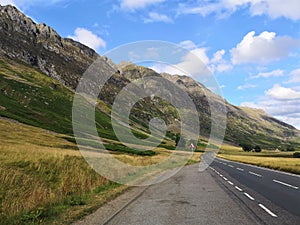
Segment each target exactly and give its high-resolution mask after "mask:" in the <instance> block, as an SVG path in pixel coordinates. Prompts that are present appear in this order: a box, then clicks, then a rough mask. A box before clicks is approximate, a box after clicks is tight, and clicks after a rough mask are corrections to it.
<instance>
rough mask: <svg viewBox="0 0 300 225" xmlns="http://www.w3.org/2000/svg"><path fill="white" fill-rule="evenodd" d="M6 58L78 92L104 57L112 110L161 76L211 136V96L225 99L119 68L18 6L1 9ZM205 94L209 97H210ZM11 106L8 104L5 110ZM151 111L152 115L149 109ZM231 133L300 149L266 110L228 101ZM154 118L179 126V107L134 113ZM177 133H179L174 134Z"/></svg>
mask: <svg viewBox="0 0 300 225" xmlns="http://www.w3.org/2000/svg"><path fill="white" fill-rule="evenodd" d="M0 57H2V58H9V59H11V60H15V61H20V62H22V63H25V64H26V65H29V66H32V67H34V68H36V69H38V70H40V71H41V72H42V73H44V74H46V75H47V76H48V77H51V78H53V79H55V80H57V81H58V82H59V83H60V84H62V85H65V86H67V87H69V88H71V89H72V90H75V88H76V86H77V84H78V82H79V79H80V78H81V76H82V74H83V73H84V72H85V71H86V69H87V68H88V67H89V66H90V65H91V64H92V63H93V62H94V61H95V60H96V59H97V58H98V57H101V58H102V59H103V60H104V61H106V62H107V63H108V64H109V65H110V66H111V67H113V68H114V70H115V71H116V72H115V74H114V75H113V76H112V77H111V78H110V79H109V81H108V82H107V84H106V86H105V87H104V88H103V90H102V91H101V93H100V95H99V99H101V100H102V101H103V102H104V104H105V105H106V106H107V107H108V108H111V106H112V104H113V101H114V97H115V96H116V94H117V93H118V92H119V91H120V90H122V88H123V87H125V86H126V85H127V84H129V83H130V82H132V81H133V80H135V79H138V78H141V77H144V76H151V75H153V76H161V77H163V78H165V79H167V80H169V81H170V82H172V83H174V84H176V85H178V86H179V87H180V88H182V89H183V90H185V91H186V92H187V93H188V94H189V96H190V97H191V98H192V99H193V101H194V103H195V105H196V108H197V110H198V113H199V120H200V123H201V133H202V134H203V135H204V136H206V137H207V136H208V135H209V131H210V125H211V118H210V108H209V104H208V101H207V96H205V94H208V95H209V97H210V98H211V99H213V104H216V105H218V104H220V106H221V104H222V101H223V99H222V97H220V96H217V95H215V94H214V93H213V92H211V91H210V90H209V89H207V88H206V87H204V86H203V85H202V84H200V83H199V82H197V81H195V80H193V79H192V78H190V77H187V76H179V75H170V74H167V73H162V74H159V73H157V72H155V71H154V70H151V69H149V68H146V67H142V66H137V65H134V64H130V63H128V64H125V65H121V66H120V65H119V68H118V65H115V64H114V63H113V62H111V60H110V59H108V58H107V57H104V56H100V55H99V54H97V53H96V52H95V51H94V50H93V49H91V48H89V47H87V46H85V45H83V44H81V43H79V42H76V41H74V40H72V39H69V38H62V37H61V36H59V34H58V33H57V32H56V31H55V30H54V29H52V28H51V27H49V26H47V25H46V24H44V23H41V24H36V23H35V22H34V21H33V20H31V19H30V18H28V17H27V16H26V15H24V14H23V13H22V12H20V11H19V10H18V9H17V8H15V7H14V6H0ZM204 91H205V93H204ZM2 107H5V106H2ZM145 107H148V108H151V112H148V113H146V112H145V111H144V110H143V109H144V108H145ZM225 107H226V111H227V130H226V135H225V140H226V141H229V142H232V143H234V144H237V145H238V144H243V143H255V144H260V145H263V146H269V147H270V146H271V147H272V148H276V146H281V145H289V144H290V140H292V144H293V145H299V143H298V142H297V141H296V142H295V141H294V139H295V138H298V137H300V135H299V133H300V132H299V131H298V130H297V129H296V128H295V127H293V126H292V125H289V124H287V123H284V122H282V121H279V120H277V119H276V118H273V117H271V116H269V115H267V114H266V113H265V112H262V111H260V110H256V109H249V108H248V109H247V108H244V107H237V106H234V105H231V104H230V103H228V102H227V101H225ZM154 116H160V117H162V118H163V119H164V120H166V121H168V124H169V125H170V127H171V126H172V125H174V124H176V119H177V117H176V113H174V108H172V107H171V106H169V105H166V104H164V103H163V102H162V101H161V100H157V101H156V102H152V101H151V100H150V99H145V100H143V101H142V102H141V103H140V106H137V107H135V108H134V109H133V113H132V119H133V120H135V121H137V122H138V123H145V124H147V122H149V120H150V119H151V118H153V117H154ZM174 132H175V131H174Z"/></svg>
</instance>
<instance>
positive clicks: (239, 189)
mask: <svg viewBox="0 0 300 225" xmlns="http://www.w3.org/2000/svg"><path fill="white" fill-rule="evenodd" d="M235 189H236V190H238V191H243V189H241V188H239V187H238V186H235Z"/></svg>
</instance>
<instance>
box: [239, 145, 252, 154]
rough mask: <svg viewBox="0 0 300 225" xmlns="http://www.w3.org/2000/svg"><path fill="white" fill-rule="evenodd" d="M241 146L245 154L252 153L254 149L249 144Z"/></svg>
mask: <svg viewBox="0 0 300 225" xmlns="http://www.w3.org/2000/svg"><path fill="white" fill-rule="evenodd" d="M240 146H241V147H242V148H243V150H244V151H245V152H250V151H251V150H252V149H253V147H252V146H251V145H249V144H241V145H240Z"/></svg>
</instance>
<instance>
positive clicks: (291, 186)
mask: <svg viewBox="0 0 300 225" xmlns="http://www.w3.org/2000/svg"><path fill="white" fill-rule="evenodd" d="M273 181H274V182H276V183H278V184H282V185H285V186H287V187H290V188H294V189H299V187H296V186H293V185H291V184H287V183H284V182H282V181H279V180H273Z"/></svg>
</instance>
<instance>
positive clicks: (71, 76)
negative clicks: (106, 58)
mask: <svg viewBox="0 0 300 225" xmlns="http://www.w3.org/2000/svg"><path fill="white" fill-rule="evenodd" d="M1 55H2V56H6V57H9V58H10V59H13V60H19V61H22V62H24V63H27V64H30V65H32V66H34V67H36V68H38V69H39V70H41V71H42V72H44V73H45V74H47V75H48V76H50V77H52V78H54V79H56V80H58V81H59V82H61V83H63V84H65V85H67V86H70V87H72V88H75V87H76V85H77V82H78V80H79V78H80V77H81V76H82V74H83V73H84V72H85V70H86V69H87V68H88V66H89V65H90V64H91V63H92V62H93V61H94V60H95V59H96V58H97V57H99V55H98V54H97V53H96V52H95V51H94V50H93V49H91V48H89V47H87V46H85V45H83V44H81V43H79V42H76V41H74V40H71V39H68V38H66V39H65V38H62V37H60V36H59V35H58V33H57V32H56V31H55V30H54V29H52V28H51V27H49V26H47V25H46V24H44V23H41V24H36V23H35V22H34V21H33V20H32V19H30V18H28V17H27V16H26V15H24V14H23V13H22V12H20V11H19V10H18V9H17V8H16V7H14V6H10V5H8V6H0V56H1Z"/></svg>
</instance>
